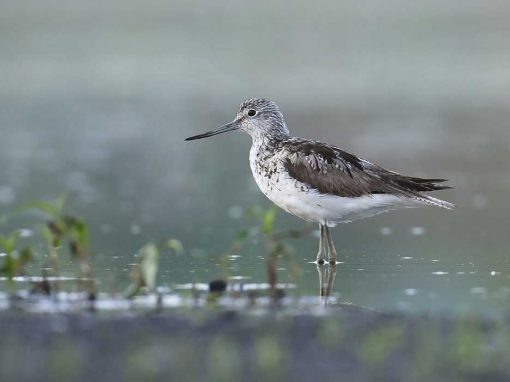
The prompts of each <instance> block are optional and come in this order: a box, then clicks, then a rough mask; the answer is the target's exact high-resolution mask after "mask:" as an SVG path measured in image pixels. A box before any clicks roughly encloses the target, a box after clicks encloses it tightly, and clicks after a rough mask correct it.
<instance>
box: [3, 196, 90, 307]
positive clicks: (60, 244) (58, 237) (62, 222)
mask: <svg viewBox="0 0 510 382" xmlns="http://www.w3.org/2000/svg"><path fill="white" fill-rule="evenodd" d="M66 200H67V194H62V195H61V196H59V197H58V198H57V199H55V200H54V201H45V200H32V201H30V202H27V203H24V204H21V205H20V206H18V207H17V208H15V209H13V210H12V211H11V212H9V213H8V214H6V215H4V216H2V218H1V220H2V222H6V221H8V220H10V219H12V218H13V217H15V216H17V215H20V214H22V213H25V212H27V211H37V212H38V213H40V214H42V217H43V219H44V224H43V225H42V227H41V229H40V232H41V234H42V237H43V238H44V240H45V241H46V244H47V247H48V254H49V259H50V265H51V266H50V268H51V274H52V275H53V276H55V280H58V276H59V252H61V251H62V250H63V249H64V248H67V250H68V254H69V255H70V257H71V258H72V259H75V260H77V261H78V264H79V270H80V272H79V273H80V275H79V277H78V282H79V283H80V285H81V286H82V287H83V289H84V290H85V291H86V292H87V294H88V298H89V299H90V300H93V299H95V296H96V286H95V281H94V278H93V276H92V267H91V265H90V253H89V250H88V227H87V224H86V223H85V221H84V220H83V219H82V218H80V217H78V216H75V215H71V214H69V213H67V212H66V210H65V203H66ZM11 240H12V239H11ZM5 244H7V247H8V248H9V244H10V240H6V241H5ZM26 251H27V250H25V253H27V252H26ZM31 253H32V251H30V254H31ZM53 289H55V290H58V281H55V282H54V284H53Z"/></svg>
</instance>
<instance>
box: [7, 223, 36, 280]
mask: <svg viewBox="0 0 510 382" xmlns="http://www.w3.org/2000/svg"><path fill="white" fill-rule="evenodd" d="M18 237H19V233H18V231H14V232H11V233H10V234H8V235H0V249H1V250H2V251H3V253H2V264H1V266H0V274H2V275H4V276H5V277H7V285H8V288H9V289H10V290H12V289H13V286H14V285H13V282H14V277H15V276H24V275H25V274H26V271H25V266H26V265H27V264H28V263H29V262H30V261H32V258H33V251H32V248H30V247H29V246H25V247H23V248H22V249H20V250H18V249H17V248H18V246H17V244H18Z"/></svg>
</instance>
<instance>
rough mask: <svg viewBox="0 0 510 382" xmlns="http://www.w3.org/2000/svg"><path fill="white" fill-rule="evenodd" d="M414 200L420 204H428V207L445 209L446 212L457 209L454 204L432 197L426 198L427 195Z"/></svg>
mask: <svg viewBox="0 0 510 382" xmlns="http://www.w3.org/2000/svg"><path fill="white" fill-rule="evenodd" d="M416 200H418V201H420V202H422V203H425V204H428V205H430V206H434V207H441V208H445V209H447V210H453V209H454V208H456V207H457V206H456V205H455V204H453V203H450V202H447V201H446V200H441V199H437V198H434V197H432V196H428V195H426V196H425V195H424V196H419V197H417V198H416Z"/></svg>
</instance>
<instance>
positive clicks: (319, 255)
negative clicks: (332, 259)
mask: <svg viewBox="0 0 510 382" xmlns="http://www.w3.org/2000/svg"><path fill="white" fill-rule="evenodd" d="M319 229H320V235H319V252H317V264H324V247H325V245H327V244H326V232H325V230H324V225H322V224H319Z"/></svg>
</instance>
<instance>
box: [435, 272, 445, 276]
mask: <svg viewBox="0 0 510 382" xmlns="http://www.w3.org/2000/svg"><path fill="white" fill-rule="evenodd" d="M432 274H433V275H438V276H442V275H447V274H448V272H445V271H435V272H432Z"/></svg>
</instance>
